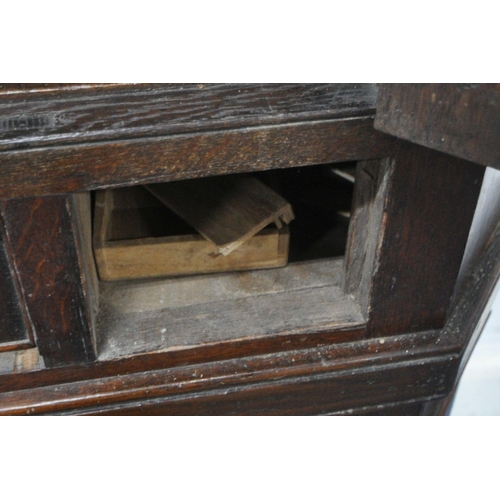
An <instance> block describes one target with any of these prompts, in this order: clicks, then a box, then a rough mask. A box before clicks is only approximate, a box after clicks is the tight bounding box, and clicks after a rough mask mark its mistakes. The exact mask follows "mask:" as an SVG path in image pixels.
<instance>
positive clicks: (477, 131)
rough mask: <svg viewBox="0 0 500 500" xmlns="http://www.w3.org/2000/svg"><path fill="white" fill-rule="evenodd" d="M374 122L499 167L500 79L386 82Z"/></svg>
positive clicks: (381, 127)
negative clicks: (446, 82)
mask: <svg viewBox="0 0 500 500" xmlns="http://www.w3.org/2000/svg"><path fill="white" fill-rule="evenodd" d="M375 128H376V129H378V130H381V131H382V132H386V133H388V134H392V135H395V136H396V137H400V138H402V139H406V140H408V141H411V142H414V143H416V144H420V145H422V146H426V147H428V148H432V149H437V150H438V151H442V152H444V153H448V154H451V155H454V156H458V157H460V158H464V159H466V160H469V161H473V162H475V163H479V164H481V165H488V166H491V167H496V168H500V140H499V137H500V84H498V83H485V84H467V83H462V84H458V83H454V84H451V83H450V84H439V83H430V84H423V83H421V84H384V85H380V86H379V90H378V99H377V115H376V118H375Z"/></svg>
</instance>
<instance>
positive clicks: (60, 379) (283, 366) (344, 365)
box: [0, 332, 458, 414]
mask: <svg viewBox="0 0 500 500" xmlns="http://www.w3.org/2000/svg"><path fill="white" fill-rule="evenodd" d="M438 339H439V334H438V332H426V333H420V334H414V335H402V336H399V337H394V338H388V339H386V340H384V341H382V342H381V341H380V340H378V339H374V340H369V341H363V342H353V343H344V344H337V345H331V346H325V347H322V348H318V347H313V348H309V349H304V350H299V351H297V350H292V351H287V352H282V353H275V354H271V355H260V356H253V357H244V358H239V359H238V358H237V359H228V360H227V361H221V360H218V361H217V362H205V363H203V362H201V363H199V364H195V365H188V366H182V365H180V366H178V367H171V368H169V369H157V370H153V369H151V368H150V369H148V370H147V371H145V372H139V373H137V372H136V373H131V374H127V369H126V365H123V361H122V365H121V367H119V366H118V361H117V362H108V363H104V364H102V365H101V364H99V363H98V364H97V366H96V367H94V372H93V373H92V372H91V373H87V377H85V374H84V373H83V368H82V369H79V368H77V367H76V368H72V367H68V368H64V369H56V370H50V371H49V372H48V373H49V374H50V372H54V373H53V375H52V377H53V379H52V383H51V384H47V380H45V384H44V383H43V379H44V377H46V376H47V375H44V374H43V373H42V374H40V376H39V378H38V380H39V382H38V384H39V385H38V387H39V388H38V389H34V388H28V389H25V390H21V391H19V390H18V391H15V392H5V393H4V394H2V395H0V407H1V408H3V411H4V412H7V413H9V414H10V413H28V414H29V413H40V412H42V413H45V412H52V411H69V410H71V411H73V410H77V409H78V410H77V411H78V412H84V413H85V412H86V411H87V410H86V409H85V408H93V407H95V406H97V405H116V404H118V405H120V408H121V407H122V405H126V406H127V407H128V408H129V411H140V408H141V407H142V406H143V405H144V404H145V403H146V401H145V399H152V398H167V399H168V401H162V402H160V409H161V411H162V412H167V413H168V412H171V411H170V410H169V409H168V408H166V407H165V405H164V403H165V402H166V403H167V406H169V405H171V403H174V406H175V401H178V400H179V399H181V400H183V405H184V406H182V407H181V409H180V410H179V409H177V410H172V411H173V412H174V413H176V412H184V411H186V412H187V413H189V412H191V413H192V412H195V413H196V412H197V413H199V414H203V413H205V411H208V412H209V413H210V412H211V411H212V410H209V408H210V407H212V408H215V409H216V411H217V412H229V413H231V409H230V408H231V407H232V406H235V405H236V406H238V403H237V402H236V401H235V399H234V398H236V399H237V400H238V401H241V402H242V404H243V406H242V407H241V408H240V409H241V412H247V410H248V412H252V411H255V410H256V409H257V407H259V406H261V412H262V411H263V412H268V411H271V407H269V406H268V403H269V401H268V402H267V403H266V400H268V399H269V398H271V400H274V403H273V408H274V410H272V411H274V412H275V413H281V412H284V413H288V412H290V411H292V409H291V407H290V406H289V405H291V404H293V403H292V402H293V401H294V400H295V398H296V397H297V398H305V400H304V401H302V400H301V399H297V400H295V404H296V405H298V406H296V407H295V409H296V411H297V412H299V413H300V412H302V411H303V410H304V408H301V405H302V404H304V402H305V401H306V400H307V399H308V397H306V395H305V392H311V391H312V392H311V394H314V393H315V390H314V386H315V385H316V383H318V384H319V385H321V384H322V382H321V381H322V380H323V381H327V387H330V389H329V390H331V391H333V392H331V393H328V392H324V391H323V390H321V391H320V393H318V394H317V395H316V396H312V397H313V400H312V401H313V403H314V405H316V404H319V401H318V398H319V397H322V398H323V403H322V404H320V407H318V408H317V409H316V411H319V412H323V413H325V412H328V411H336V410H340V409H342V408H354V407H361V406H368V405H372V404H375V403H380V404H382V403H384V402H389V403H390V402H401V401H404V400H405V399H412V398H413V399H415V398H425V397H428V398H431V397H432V396H433V395H435V394H436V393H438V394H442V395H445V394H446V391H447V388H448V386H449V385H450V383H452V382H453V376H452V375H450V373H451V368H452V367H453V366H456V365H458V359H457V357H456V354H454V352H455V351H456V346H449V345H446V346H441V345H439V342H438ZM125 363H127V362H126V361H125ZM450 363H451V365H450ZM113 364H114V365H115V366H114V367H113V368H114V370H115V373H116V372H118V373H119V374H118V375H114V376H113V375H111V373H110V372H108V376H107V377H104V378H103V377H102V376H101V377H99V378H96V373H97V372H96V371H95V370H99V369H101V370H103V369H107V370H110V368H112V366H113ZM128 364H131V361H128ZM100 365H101V366H100ZM118 368H120V369H119V371H118ZM75 370H77V371H80V374H79V376H78V377H75V378H76V381H74V382H72V383H68V377H70V376H71V374H72V372H73V371H75ZM88 370H90V367H89V368H87V371H88ZM46 373H47V372H46ZM405 373H407V375H404V374H405ZM34 375H35V373H33V374H29V373H27V374H21V375H19V376H18V380H19V379H20V380H22V379H25V380H26V379H27V378H29V377H30V376H31V377H34ZM73 376H74V375H73ZM406 376H407V377H408V378H407V379H406V378H405V377H406ZM448 377H449V378H448ZM85 378H87V380H86V381H85ZM40 379H41V380H42V383H40ZM410 380H411V382H410ZM297 384H298V385H302V384H304V385H303V387H304V391H305V392H303V391H302V390H299V391H298V392H297V394H296V395H294V394H295V393H294V391H295V390H294V389H293V387H294V386H295V385H297ZM330 384H333V385H330ZM35 385H36V384H35ZM28 387H29V385H28ZM5 389H7V390H10V391H12V389H11V388H10V387H9V386H7V387H5ZM18 389H21V387H18ZM261 389H262V392H261ZM255 391H256V392H255ZM230 393H232V394H233V396H229V394H230ZM273 393H274V397H272V396H271V395H272V394H273ZM382 394H384V395H385V396H384V397H382V399H381V395H382ZM224 396H228V397H227V398H225V397H224ZM200 398H202V399H204V400H205V401H206V404H203V405H200V406H198V403H199V402H200V401H201V400H202V399H200ZM245 400H248V401H245ZM217 401H218V402H217ZM252 401H253V403H252ZM299 401H302V402H300V403H299ZM153 403H154V404H156V403H157V402H153ZM213 403H215V404H213ZM246 403H248V404H250V405H251V406H250V407H248V408H246V407H245V404H246ZM307 404H308V405H309V403H307ZM186 405H187V406H186ZM252 405H253V409H252ZM130 407H134V408H135V410H131V408H130ZM223 408H224V409H223ZM287 408H288V409H287ZM313 408H314V406H311V408H310V409H309V410H308V412H311V411H313ZM92 411H93V410H92ZM103 411H105V412H107V411H108V410H107V409H105V408H103ZM111 411H112V412H114V411H115V408H114V407H112V409H111Z"/></svg>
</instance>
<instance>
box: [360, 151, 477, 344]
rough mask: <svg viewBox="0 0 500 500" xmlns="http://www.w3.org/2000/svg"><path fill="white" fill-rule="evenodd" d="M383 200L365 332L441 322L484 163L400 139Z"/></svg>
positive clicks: (425, 326)
mask: <svg viewBox="0 0 500 500" xmlns="http://www.w3.org/2000/svg"><path fill="white" fill-rule="evenodd" d="M391 163H392V165H391V167H390V169H391V170H392V174H391V178H390V180H389V186H388V188H387V189H386V198H385V201H384V205H383V219H382V225H381V227H380V232H379V238H378V239H379V241H378V243H377V245H378V250H377V257H376V262H375V266H374V272H373V277H372V280H373V282H372V285H371V297H370V300H369V312H368V315H369V321H368V334H369V335H384V334H387V335H390V334H394V333H397V332H401V331H407V332H411V331H418V330H427V329H431V328H441V327H442V326H443V325H444V322H445V319H446V314H447V310H448V307H449V303H450V299H451V296H452V294H453V290H454V287H455V282H456V280H457V276H458V272H459V269H460V263H461V261H462V257H463V253H464V249H465V245H466V242H467V236H468V234H469V229H470V226H471V223H472V218H473V215H474V210H475V208H476V204H477V200H478V197H479V192H480V188H481V182H482V179H483V175H484V167H482V166H480V165H476V164H474V163H470V162H467V161H465V160H460V159H458V158H454V157H452V156H449V155H445V154H443V153H439V152H436V151H433V150H430V149H427V148H422V147H419V146H414V145H411V144H409V143H405V142H404V141H402V142H401V144H400V147H399V149H398V151H397V152H396V153H395V155H394V157H393V159H392V160H391Z"/></svg>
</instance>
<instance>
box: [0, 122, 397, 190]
mask: <svg viewBox="0 0 500 500" xmlns="http://www.w3.org/2000/svg"><path fill="white" fill-rule="evenodd" d="M394 142H395V141H394V139H393V138H391V137H390V136H388V135H386V134H382V133H380V132H377V131H375V130H373V119H372V118H369V117H368V118H352V119H348V120H331V121H324V122H307V123H296V124H289V125H278V126H273V127H258V128H254V129H252V128H247V129H241V130H234V131H221V132H213V133H210V134H207V133H205V134H202V133H198V134H185V135H178V136H171V137H163V138H151V139H137V140H134V141H127V142H113V143H101V144H86V145H80V146H71V147H67V148H41V149H35V150H28V151H12V152H2V153H0V164H1V165H2V183H1V185H0V198H6V197H15V196H18V197H23V196H36V195H48V194H57V193H65V192H72V191H80V190H86V189H95V188H100V187H111V186H120V185H127V184H128V185H131V184H146V183H153V182H163V181H172V180H179V179H184V178H186V179H187V178H195V177H203V176H208V175H216V174H228V173H236V172H250V171H258V170H268V169H273V168H286V167H293V166H301V165H319V164H325V163H332V162H342V161H351V160H362V159H370V158H381V157H383V156H388V155H389V154H390V152H391V151H392V147H393V145H394Z"/></svg>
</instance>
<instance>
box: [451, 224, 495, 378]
mask: <svg viewBox="0 0 500 500" xmlns="http://www.w3.org/2000/svg"><path fill="white" fill-rule="evenodd" d="M499 281H500V221H499V223H498V224H497V226H496V228H495V230H494V231H493V233H492V234H491V237H490V238H489V240H488V243H487V245H486V247H485V248H484V250H483V252H482V254H481V257H480V259H479V260H478V262H477V264H476V265H475V267H474V269H473V271H472V273H471V274H470V276H469V277H468V279H467V281H466V282H465V283H464V286H463V288H462V289H461V290H460V291H459V293H458V294H457V297H456V298H455V300H454V306H453V310H452V313H451V314H450V317H449V320H448V321H447V323H446V325H445V328H444V331H443V335H444V336H446V338H449V339H450V342H455V343H459V344H460V345H461V346H462V361H461V364H460V368H459V372H458V377H460V376H461V374H462V372H463V369H464V368H465V365H466V364H467V361H468V359H469V357H470V355H471V353H472V349H473V348H474V345H475V344H476V342H477V340H478V338H479V335H480V334H481V332H482V330H483V328H484V325H485V323H486V320H487V319H488V316H489V314H490V312H491V304H492V300H493V298H494V291H495V288H496V287H497V286H498V283H499ZM457 380H458V379H457Z"/></svg>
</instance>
